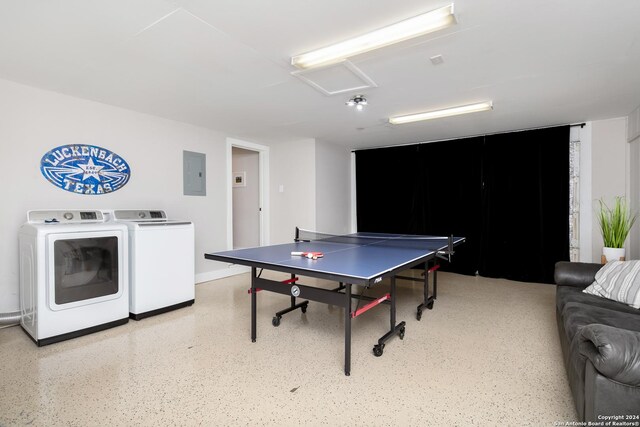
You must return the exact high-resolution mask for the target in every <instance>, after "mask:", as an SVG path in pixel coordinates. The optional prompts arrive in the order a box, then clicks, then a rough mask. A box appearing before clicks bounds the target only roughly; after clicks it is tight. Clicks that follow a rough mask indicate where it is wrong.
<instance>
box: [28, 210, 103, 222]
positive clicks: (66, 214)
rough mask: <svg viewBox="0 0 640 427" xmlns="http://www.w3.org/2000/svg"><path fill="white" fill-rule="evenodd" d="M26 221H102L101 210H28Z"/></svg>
mask: <svg viewBox="0 0 640 427" xmlns="http://www.w3.org/2000/svg"><path fill="white" fill-rule="evenodd" d="M27 222H29V223H31V224H79V223H90V222H104V216H103V215H102V212H101V211H96V210H59V211H58V210H56V211H44V210H43V211H29V212H27Z"/></svg>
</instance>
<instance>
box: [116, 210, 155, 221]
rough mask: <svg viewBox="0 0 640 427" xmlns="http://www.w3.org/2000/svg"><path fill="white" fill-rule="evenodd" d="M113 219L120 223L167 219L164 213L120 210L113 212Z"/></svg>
mask: <svg viewBox="0 0 640 427" xmlns="http://www.w3.org/2000/svg"><path fill="white" fill-rule="evenodd" d="M113 219H115V220H118V221H141V220H142V221H145V220H147V221H154V220H156V221H157V220H161V219H167V215H166V214H165V212H164V211H160V210H157V211H147V210H118V211H113Z"/></svg>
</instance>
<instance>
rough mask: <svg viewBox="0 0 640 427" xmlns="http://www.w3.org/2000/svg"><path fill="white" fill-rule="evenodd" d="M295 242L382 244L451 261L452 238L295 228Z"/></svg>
mask: <svg viewBox="0 0 640 427" xmlns="http://www.w3.org/2000/svg"><path fill="white" fill-rule="evenodd" d="M294 241H296V242H316V241H322V242H328V243H342V244H351V245H361V246H366V245H371V244H383V245H385V246H394V247H416V248H421V249H424V248H430V249H434V250H437V256H438V257H439V258H442V259H448V260H449V261H450V260H451V255H453V253H454V251H453V244H454V238H453V236H448V237H447V236H420V235H410V234H382V233H353V234H343V235H341V234H330V233H323V232H319V231H312V230H306V229H303V228H299V227H296V235H295V239H294Z"/></svg>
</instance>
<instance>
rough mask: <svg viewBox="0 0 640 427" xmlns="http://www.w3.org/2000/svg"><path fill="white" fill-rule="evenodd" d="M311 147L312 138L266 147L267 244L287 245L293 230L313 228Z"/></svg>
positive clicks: (314, 218)
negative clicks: (268, 189) (268, 163)
mask: <svg viewBox="0 0 640 427" xmlns="http://www.w3.org/2000/svg"><path fill="white" fill-rule="evenodd" d="M315 146H316V142H315V140H314V139H302V140H299V141H288V142H280V143H276V144H270V152H271V154H270V157H271V162H270V175H271V188H270V194H271V200H270V201H271V206H270V208H271V212H270V216H271V230H270V231H271V244H277V243H289V242H291V241H292V240H293V237H294V232H295V227H300V228H306V229H311V230H313V229H315V228H316V162H315ZM280 190H282V191H280Z"/></svg>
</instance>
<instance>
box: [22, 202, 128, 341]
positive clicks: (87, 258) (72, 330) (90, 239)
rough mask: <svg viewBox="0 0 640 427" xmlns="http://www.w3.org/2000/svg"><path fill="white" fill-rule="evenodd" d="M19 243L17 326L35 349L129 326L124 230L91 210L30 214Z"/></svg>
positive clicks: (123, 227)
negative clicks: (18, 315)
mask: <svg viewBox="0 0 640 427" xmlns="http://www.w3.org/2000/svg"><path fill="white" fill-rule="evenodd" d="M19 242H20V311H21V321H20V324H21V326H22V328H23V329H24V330H25V331H26V332H27V333H28V334H29V336H30V337H31V338H32V339H33V341H35V343H36V344H37V345H38V346H42V345H47V344H51V343H54V342H58V341H62V340H66V339H70V338H74V337H77V336H81V335H86V334H89V333H92V332H96V331H100V330H103V329H106V328H110V327H113V326H117V325H121V324H124V323H127V321H128V320H129V304H128V302H129V283H128V280H129V279H128V263H129V255H128V249H129V246H128V233H127V227H126V226H125V225H123V224H117V223H109V222H106V221H105V219H104V216H103V215H102V212H100V211H95V210H49V211H29V212H28V213H27V223H25V224H24V225H23V226H22V227H20V231H19Z"/></svg>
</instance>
